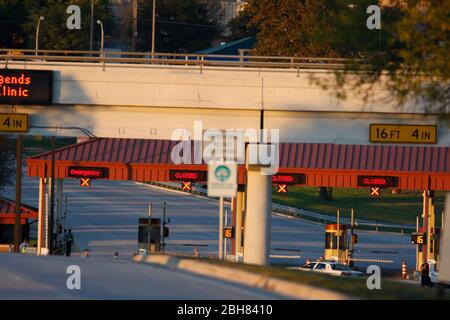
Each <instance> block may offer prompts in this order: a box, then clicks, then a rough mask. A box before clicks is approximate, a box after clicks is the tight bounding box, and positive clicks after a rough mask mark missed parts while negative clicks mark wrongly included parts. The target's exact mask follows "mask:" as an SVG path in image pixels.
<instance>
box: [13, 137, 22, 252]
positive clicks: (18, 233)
mask: <svg viewBox="0 0 450 320" xmlns="http://www.w3.org/2000/svg"><path fill="white" fill-rule="evenodd" d="M21 206H22V136H21V135H20V134H19V135H18V136H17V140H16V208H15V210H14V212H15V216H14V251H15V252H19V246H20V242H21V240H22V226H21V225H20V211H21V210H20V209H21Z"/></svg>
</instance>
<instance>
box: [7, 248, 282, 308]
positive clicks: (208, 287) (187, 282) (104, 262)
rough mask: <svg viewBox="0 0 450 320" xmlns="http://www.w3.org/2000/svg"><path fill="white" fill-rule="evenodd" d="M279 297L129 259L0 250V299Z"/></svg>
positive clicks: (239, 298) (227, 298)
mask: <svg viewBox="0 0 450 320" xmlns="http://www.w3.org/2000/svg"><path fill="white" fill-rule="evenodd" d="M73 265H76V266H78V267H79V271H80V277H79V285H80V286H79V287H76V286H75V284H77V281H76V280H74V276H75V273H74V271H72V270H71V269H69V270H68V267H69V266H73ZM68 271H69V272H68ZM67 282H69V286H67ZM280 298H284V297H281V296H278V295H274V294H270V293H267V292H264V291H262V290H258V289H254V288H250V287H245V286H241V285H238V284H234V283H233V284H232V283H228V282H225V281H221V280H216V279H212V278H207V277H202V276H197V275H193V274H190V273H186V272H181V271H175V270H169V269H165V268H162V267H155V266H150V265H146V264H138V263H134V262H132V261H131V260H130V259H129V258H120V257H119V259H117V260H115V259H112V258H106V257H96V258H93V259H91V258H89V259H81V258H80V257H79V256H72V257H63V256H47V257H44V256H35V255H26V254H14V253H1V254H0V300H10V299H26V300H28V299H32V300H41V299H52V300H53V299H56V300H60V299H64V300H73V299H95V300H105V299H108V300H114V299H127V300H128V299H132V300H141V299H146V300H147V299H149V300H253V299H256V300H260V299H270V300H273V299H280Z"/></svg>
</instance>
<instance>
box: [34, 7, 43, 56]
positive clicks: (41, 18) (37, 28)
mask: <svg viewBox="0 0 450 320" xmlns="http://www.w3.org/2000/svg"><path fill="white" fill-rule="evenodd" d="M43 20H44V17H43V16H40V17H39V20H38V24H37V27H36V56H37V55H38V52H37V51H38V50H39V28H40V26H41V21H43Z"/></svg>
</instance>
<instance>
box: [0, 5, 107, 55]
mask: <svg viewBox="0 0 450 320" xmlns="http://www.w3.org/2000/svg"><path fill="white" fill-rule="evenodd" d="M71 4H74V5H78V6H80V9H81V30H69V29H68V28H67V26H66V23H67V18H68V17H69V14H67V13H66V10H67V7H68V6H69V5H71ZM90 8H91V0H70V1H69V0H0V21H2V22H1V23H0V26H1V29H0V30H1V32H2V36H1V37H0V46H1V47H9V48H34V47H35V38H36V36H35V35H36V26H37V22H38V19H39V17H40V16H43V17H44V18H45V20H44V21H42V22H41V27H40V31H39V32H40V35H39V48H40V49H48V50H50V49H52V50H88V49H89V42H90V30H91V22H90V21H91V17H90V15H91V9H90ZM97 19H98V20H101V21H102V22H103V24H104V27H105V38H106V36H107V35H108V33H109V32H110V31H111V29H112V27H113V22H114V21H113V18H112V12H111V3H110V0H95V1H94V41H96V42H99V41H100V40H99V37H100V31H99V26H98V25H97V24H96V23H95V21H96V20H97ZM17 38H19V39H21V40H23V43H21V42H20V41H17ZM15 39H16V40H15ZM95 49H98V45H97V48H96V47H94V50H95Z"/></svg>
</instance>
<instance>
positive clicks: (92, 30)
mask: <svg viewBox="0 0 450 320" xmlns="http://www.w3.org/2000/svg"><path fill="white" fill-rule="evenodd" d="M93 39H94V0H91V35H90V41H89V51H91V52H92V42H93ZM91 55H92V53H91Z"/></svg>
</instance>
